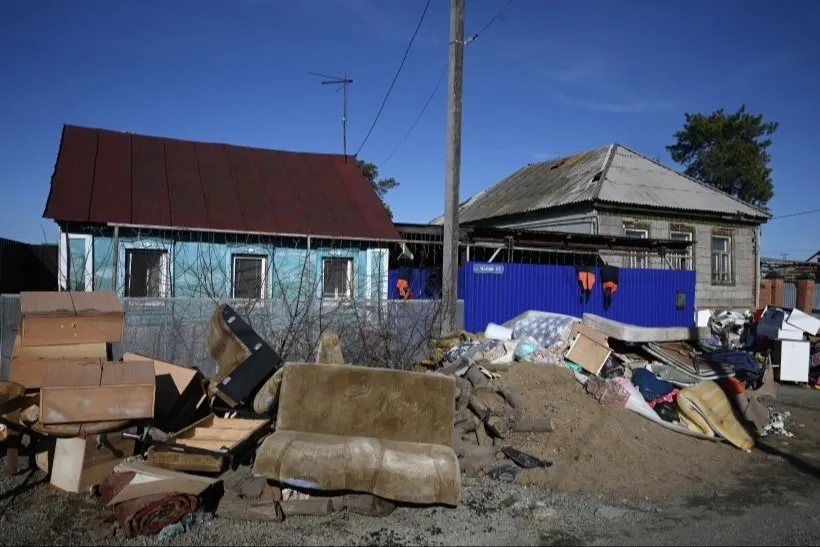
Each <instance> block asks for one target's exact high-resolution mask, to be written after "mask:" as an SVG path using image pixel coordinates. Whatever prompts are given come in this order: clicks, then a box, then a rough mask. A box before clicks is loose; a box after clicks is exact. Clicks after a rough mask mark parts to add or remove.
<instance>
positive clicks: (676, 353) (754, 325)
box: [426, 308, 820, 480]
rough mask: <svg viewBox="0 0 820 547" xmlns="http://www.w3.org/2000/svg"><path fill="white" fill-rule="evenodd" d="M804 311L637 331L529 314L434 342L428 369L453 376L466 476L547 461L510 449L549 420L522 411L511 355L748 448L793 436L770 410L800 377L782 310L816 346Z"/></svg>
mask: <svg viewBox="0 0 820 547" xmlns="http://www.w3.org/2000/svg"><path fill="white" fill-rule="evenodd" d="M784 315H785V319H783V317H784ZM804 316H805V314H801V313H800V312H799V311H798V310H787V311H786V312H785V314H784V313H783V310H779V309H778V310H773V309H770V308H767V309H764V310H758V312H757V313H747V314H738V313H734V312H720V313H716V314H711V313H709V315H708V317H701V318H700V320H701V322H702V323H705V324H704V325H703V326H700V327H698V326H693V327H691V328H682V327H673V328H645V327H638V326H634V325H628V324H623V323H619V322H617V321H613V320H610V319H607V318H604V317H600V316H596V315H592V314H584V316H583V318H577V317H571V316H567V315H562V314H556V313H548V312H539V311H529V312H526V313H524V314H522V315H520V316H518V317H516V318H514V319H511V320H510V321H508V322H506V323H505V324H503V325H497V324H493V323H490V324H489V325H488V326H487V329H486V330H485V332H484V333H480V334H471V333H459V334H456V335H453V336H451V337H446V338H442V339H439V340H437V341H436V343H435V345H434V346H435V347H434V348H433V351H432V356H431V358H430V360H429V361H428V362H427V363H426V364H427V365H428V366H430V367H431V368H433V369H434V370H435V371H436V372H438V373H443V374H450V375H454V376H455V377H456V382H457V388H458V389H457V398H456V412H455V422H454V439H453V446H454V447H455V449H456V452H457V453H458V455H459V457H460V459H461V467H462V470H463V472H465V473H467V474H474V475H482V474H487V475H490V476H494V477H495V478H499V479H502V480H512V479H514V477H515V472H516V470H517V468H520V467H525V468H526V467H536V466H540V467H549V466H550V462H546V461H543V460H539V459H538V458H535V457H532V456H529V455H528V454H523V453H520V452H518V451H517V450H516V449H515V447H514V446H510V442H511V441H510V438H511V437H514V436H515V435H514V434H516V433H534V434H537V433H543V434H545V435H548V434H549V433H550V432H551V431H554V428H555V427H557V425H556V424H554V423H553V422H552V421H550V420H545V419H543V417H542V416H541V415H538V416H528V415H527V411H526V409H525V408H524V404H523V403H522V402H521V397H520V395H521V393H516V392H515V391H514V390H512V389H510V387H509V386H505V382H504V374H505V370H509V367H510V366H511V365H513V364H514V363H515V362H528V363H538V364H543V365H544V366H557V367H566V368H569V369H570V370H571V371H572V372H573V374H574V376H575V378H576V380H577V381H578V382H579V383H580V384H581V385H582V386H583V389H584V390H585V391H586V393H587V394H588V395H589V396H590V397H591V398H593V399H594V400H596V401H598V402H599V403H601V404H604V405H610V406H615V407H621V408H624V409H626V410H629V411H632V412H635V413H637V414H639V415H640V416H642V417H644V418H647V419H649V420H651V421H653V422H654V423H656V424H658V425H659V426H661V427H664V428H666V429H669V430H672V431H676V432H678V433H681V434H685V435H689V436H692V437H697V438H701V439H708V440H712V441H719V442H722V441H725V442H728V443H730V444H732V445H734V446H736V447H737V448H739V449H741V450H744V451H749V450H751V449H752V448H753V447H754V445H755V442H756V441H755V439H756V438H759V437H761V436H766V435H771V434H784V435H790V433H788V432H787V431H786V430H785V425H784V419H785V418H786V417H787V414H781V413H780V412H778V411H777V409H776V407H775V402H776V400H775V398H776V390H775V381H776V379H777V380H780V381H793V380H794V374H793V373H792V372H790V371H791V370H794V366H795V360H797V361H798V362H799V366H800V367H803V369H804V370H805V371H806V376H805V379H804V380H803V381H808V370H809V368H808V366H809V361H808V359H809V358H808V354H806V355H801V356H800V357H799V358H798V357H795V356H794V355H792V354H790V353H788V352H787V351H785V350H783V349H781V348H782V347H783V341H782V332H783V331H784V330H786V329H787V328H789V325H790V324H789V323H788V318H789V317H791V318H793V320H794V321H795V322H796V324H795V325H794V328H795V329H796V330H795V334H797V333H799V335H800V337H801V339H802V338H803V336H805V337H806V341H804V342H800V343H805V344H806V345H812V347H815V346H813V344H816V342H817V336H816V335H817V333H818V329H820V320H817V319H816V318H813V317H811V316H806V317H804ZM770 318H773V319H770ZM772 322H776V324H777V330H776V331H775V330H773V327H772V326H771V324H772ZM814 355H816V354H815V353H812V359H814V358H815V357H814ZM804 357H805V359H804ZM817 357H818V359H820V355H818V356H817ZM778 369H779V372H778ZM787 371H789V372H787ZM818 372H819V373H820V370H819V371H818ZM488 391H489V392H495V393H497V394H498V395H499V396H500V398H501V399H502V400H503V401H505V403H506V404H505V405H504V406H503V408H495V409H489V408H487V407H486V406H485V405H483V404H482V403H481V397H480V395H481V394H482V393H486V392H488ZM544 443H546V440H545V441H544ZM516 458H517V460H518V461H517V460H516ZM507 460H513V462H515V463H517V464H518V465H517V466H510V465H508V461H507ZM519 462H520V463H519Z"/></svg>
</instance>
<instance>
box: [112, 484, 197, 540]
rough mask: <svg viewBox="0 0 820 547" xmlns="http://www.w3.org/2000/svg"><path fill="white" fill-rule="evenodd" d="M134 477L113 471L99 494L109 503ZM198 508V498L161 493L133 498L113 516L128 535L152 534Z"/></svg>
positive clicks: (119, 507) (174, 493)
mask: <svg viewBox="0 0 820 547" xmlns="http://www.w3.org/2000/svg"><path fill="white" fill-rule="evenodd" d="M134 476H135V474H134V473H133V472H131V471H125V472H114V473H111V474H110V475H109V476H108V478H107V479H106V480H105V482H103V484H101V485H100V495H101V496H102V498H103V500H104V501H105V502H106V503H109V502H110V501H111V500H112V499H114V498H115V497H116V496H117V494H118V493H119V492H120V491H121V490H122V489H123V488H125V487H126V486H127V485H128V484H129V483H130V482H131V480H132V479H133V478H134ZM198 508H199V497H197V496H194V495H191V494H179V493H176V492H162V493H159V494H152V495H150V496H143V497H140V498H134V499H131V500H128V501H124V502H122V503H118V504H116V505H115V506H114V507H113V510H114V516H115V517H116V518H117V520H118V521H119V523H120V526H121V527H122V529H123V531H124V532H125V533H126V535H128V536H142V535H153V534H156V533H159V532H160V531H161V530H162V529H163V528H165V527H166V526H168V525H169V524H174V523H175V522H177V521H179V520H180V519H181V518H182V517H184V516H185V515H187V514H188V513H193V512H194V511H196V510H197V509H198Z"/></svg>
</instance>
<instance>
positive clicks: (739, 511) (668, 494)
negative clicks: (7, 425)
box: [0, 387, 820, 545]
mask: <svg viewBox="0 0 820 547" xmlns="http://www.w3.org/2000/svg"><path fill="white" fill-rule="evenodd" d="M778 406H779V407H780V408H781V410H787V411H790V412H791V413H792V416H791V421H790V423H789V429H790V430H791V431H792V432H794V434H795V436H794V437H792V438H785V437H772V438H768V439H766V440H765V442H764V443H761V444H759V446H758V447H757V448H756V449H755V451H754V452H753V453H752V454H745V453H743V452H741V451H739V450H736V451H735V452H733V453H731V456H727V457H732V458H736V459H737V466H736V467H734V468H732V467H729V468H727V466H726V463H725V461H723V460H721V462H720V465H716V466H714V467H713V468H712V467H710V466H708V465H704V462H702V461H698V462H695V461H693V457H694V458H697V457H698V456H699V457H701V458H702V457H703V454H701V453H700V450H702V447H698V448H693V449H692V450H691V451H680V450H677V451H676V452H675V453H674V454H672V455H670V456H668V457H669V458H674V461H675V462H676V463H677V465H679V466H680V468H681V469H686V468H692V469H697V473H698V476H697V477H696V478H697V481H698V482H699V484H700V487H699V488H698V489H697V492H695V493H693V490H692V489H691V484H690V482H691V478H685V479H684V477H688V476H689V474H687V473H685V472H681V473H680V474H677V475H673V476H671V477H670V479H669V480H667V481H663V479H659V478H658V477H657V476H656V475H655V474H654V473H648V474H647V475H646V476H645V477H641V476H640V475H637V476H635V475H634V474H633V475H632V477H631V488H630V489H626V490H625V492H628V494H629V495H624V496H622V497H619V496H618V494H617V492H612V491H599V490H598V489H596V487H595V485H596V481H595V480H591V478H590V477H589V476H587V477H586V479H585V480H584V481H583V482H584V487H583V488H582V489H579V488H561V489H559V488H560V486H559V485H565V483H564V482H563V481H561V480H559V479H555V481H554V484H555V485H556V486H555V487H554V489H552V490H550V489H547V488H545V487H544V486H537V485H533V484H530V485H526V484H506V483H501V482H496V481H492V480H490V479H465V481H464V497H463V502H462V503H461V505H460V506H459V507H457V508H455V509H446V508H425V509H416V508H399V509H397V510H396V511H395V512H394V513H393V514H392V515H390V516H388V517H384V518H370V517H362V516H357V515H352V514H347V513H337V514H334V515H331V516H328V517H292V518H290V519H288V520H286V521H285V522H283V523H276V524H274V523H247V522H231V521H224V520H220V519H212V520H209V521H205V522H200V523H198V524H196V525H194V527H193V528H192V529H191V530H190V531H188V532H185V533H183V534H181V535H178V536H176V537H174V538H171V539H170V540H165V541H162V540H159V539H158V538H156V537H152V538H132V539H125V538H122V537H121V536H119V535H118V533H117V530H116V527H115V526H114V523H113V519H112V518H111V516H110V515H109V514H108V512H107V511H106V510H105V509H104V508H103V507H102V506H101V503H100V501H99V500H98V499H94V498H89V497H87V496H74V495H68V494H64V493H57V492H53V491H52V490H51V489H50V488H49V487H48V485H47V484H46V483H45V482H44V481H43V476H42V474H39V473H35V474H33V475H31V476H29V474H28V473H22V474H20V475H17V476H14V477H9V476H0V544H3V545H43V544H51V545H79V544H83V545H88V544H108V545H120V544H123V545H254V544H255V545H672V544H676V545H737V544H749V545H816V544H820V511H819V510H818V509H820V488H818V487H820V392H818V391H814V390H810V389H806V388H797V387H781V388H780V389H779V393H778ZM648 425H651V424H648ZM691 442H692V443H707V442H709V441H701V440H697V439H692V440H691ZM676 448H679V447H678V446H677V445H676ZM553 459H554V460H555V461H556V462H558V461H559V460H560V459H561V454H560V453H556V454H554V456H553ZM571 466H572V461H568V462H565V465H561V466H559V465H557V464H556V465H555V466H554V468H552V470H553V471H555V472H556V473H561V472H562V468H564V469H565V468H566V467H571ZM601 467H602V468H601V469H600V470H599V471H598V472H599V473H602V474H613V473H616V474H617V473H619V472H621V471H622V469H619V466H618V463H617V462H616V461H611V462H608V464H606V465H604V464H602V465H601ZM710 469H711V471H710ZM594 473H595V471H592V470H590V469H586V470H585V474H586V475H589V474H594ZM630 473H631V468H630ZM659 482H661V483H662V484H661V485H659V484H658V483H659ZM642 485H643V486H645V488H644V490H645V491H646V492H652V493H653V496H654V497H653V496H643V497H641V496H640V495H639V493H640V491H641V489H642ZM660 492H663V495H659V493H660Z"/></svg>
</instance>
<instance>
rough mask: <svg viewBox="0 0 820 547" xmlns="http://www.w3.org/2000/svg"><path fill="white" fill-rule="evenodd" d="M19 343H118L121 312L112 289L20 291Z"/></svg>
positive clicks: (38, 344)
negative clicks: (91, 290) (108, 290)
mask: <svg viewBox="0 0 820 547" xmlns="http://www.w3.org/2000/svg"><path fill="white" fill-rule="evenodd" d="M20 315H21V328H20V335H21V336H20V343H21V345H22V346H55V345H63V344H88V343H93V342H121V341H122V334H123V328H124V324H125V313H124V312H123V309H122V305H121V304H120V301H119V299H118V298H117V297H116V295H115V294H114V293H113V292H103V291H97V292H22V293H20Z"/></svg>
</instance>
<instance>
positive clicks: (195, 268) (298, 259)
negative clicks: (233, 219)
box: [91, 232, 387, 299]
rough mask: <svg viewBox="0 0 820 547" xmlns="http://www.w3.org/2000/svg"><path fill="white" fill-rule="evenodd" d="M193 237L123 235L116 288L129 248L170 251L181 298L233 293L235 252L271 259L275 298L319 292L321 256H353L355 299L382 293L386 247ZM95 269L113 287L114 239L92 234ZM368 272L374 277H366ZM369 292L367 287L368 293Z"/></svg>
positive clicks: (174, 290) (96, 278)
mask: <svg viewBox="0 0 820 547" xmlns="http://www.w3.org/2000/svg"><path fill="white" fill-rule="evenodd" d="M203 239H205V240H200V241H190V240H186V238H185V237H184V236H183V237H179V234H176V233H174V232H166V233H163V234H153V235H150V236H147V235H138V236H124V235H121V236H120V238H119V246H118V247H119V248H118V249H117V254H118V257H117V278H118V279H117V282H116V287H117V292H118V293H119V294H120V295H122V292H123V291H122V288H123V287H124V285H125V252H126V250H128V249H157V250H164V251H166V252H168V256H169V265H168V270H169V272H168V275H169V278H170V280H171V283H170V286H171V293H170V294H168V296H179V297H192V298H196V297H223V298H225V297H229V295H230V277H231V272H232V263H231V260H232V256H233V255H234V254H252V255H260V256H264V257H266V258H267V259H268V276H267V281H268V290H267V294H268V295H270V297H271V298H282V299H293V298H296V297H297V296H298V292H299V290H300V289H301V290H315V291H316V292H317V294H319V293H321V290H322V287H321V274H322V259H323V258H329V257H340V258H350V259H352V260H353V272H354V274H353V275H354V278H355V280H356V284H355V292H356V294H355V297H356V298H360V299H361V298H378V297H379V292H380V288H381V287H382V284H383V280H384V276H385V275H386V273H387V272H386V271H383V269H386V262H387V260H386V253H387V250H386V249H368V248H366V246H362V247H346V246H343V245H340V246H338V247H334V246H322V245H315V246H314V247H312V248H311V249H310V250H308V249H307V248H305V247H304V246H303V247H297V246H294V245H293V243H292V242H283V241H279V240H277V239H275V238H270V240H268V241H261V240H260V241H259V242H254V243H247V242H244V241H242V240H241V239H240V238H237V240H236V241H231V240H230V239H228V240H222V241H207V238H203ZM92 241H93V242H92V250H91V256H92V263H93V266H92V270H93V284H94V287H93V288H94V289H95V290H112V288H113V287H114V283H113V279H112V275H113V274H112V272H113V262H114V256H113V253H114V248H113V247H114V245H113V238H112V237H109V236H101V235H96V234H95V235H94V236H93V239H92ZM368 277H369V278H370V279H368ZM368 291H369V292H368Z"/></svg>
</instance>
